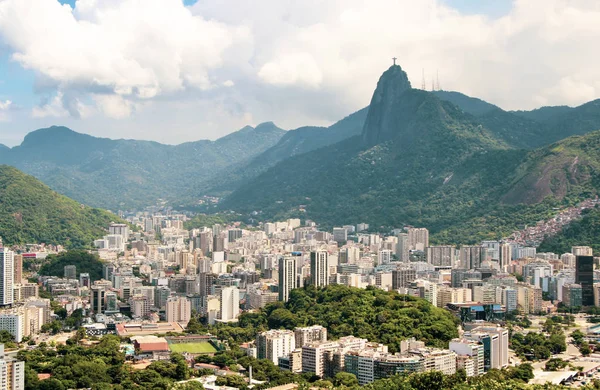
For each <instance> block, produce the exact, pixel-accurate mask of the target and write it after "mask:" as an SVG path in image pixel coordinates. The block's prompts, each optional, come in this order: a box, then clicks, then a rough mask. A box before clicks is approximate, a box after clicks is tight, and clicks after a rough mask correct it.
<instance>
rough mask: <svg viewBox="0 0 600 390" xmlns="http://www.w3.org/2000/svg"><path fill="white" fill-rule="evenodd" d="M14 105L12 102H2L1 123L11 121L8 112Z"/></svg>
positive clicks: (0, 106)
mask: <svg viewBox="0 0 600 390" xmlns="http://www.w3.org/2000/svg"><path fill="white" fill-rule="evenodd" d="M12 105H13V103H12V102H11V101H10V100H5V101H2V100H0V122H6V121H8V120H9V117H8V111H9V110H10V109H11V108H12Z"/></svg>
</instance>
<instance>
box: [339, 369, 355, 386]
mask: <svg viewBox="0 0 600 390" xmlns="http://www.w3.org/2000/svg"><path fill="white" fill-rule="evenodd" d="M333 384H334V385H335V386H336V387H355V386H358V379H357V378H356V376H355V375H354V374H350V373H348V372H338V373H337V374H335V376H334V377H333Z"/></svg>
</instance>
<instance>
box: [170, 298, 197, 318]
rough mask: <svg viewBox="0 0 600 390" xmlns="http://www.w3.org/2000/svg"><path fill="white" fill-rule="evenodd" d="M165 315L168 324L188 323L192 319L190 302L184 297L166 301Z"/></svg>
mask: <svg viewBox="0 0 600 390" xmlns="http://www.w3.org/2000/svg"><path fill="white" fill-rule="evenodd" d="M166 314H167V321H168V322H183V323H186V324H187V323H188V322H189V321H190V318H191V317H192V302H190V300H189V299H187V298H185V297H176V298H169V299H167V304H166Z"/></svg>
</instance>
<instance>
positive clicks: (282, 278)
mask: <svg viewBox="0 0 600 390" xmlns="http://www.w3.org/2000/svg"><path fill="white" fill-rule="evenodd" d="M297 279H298V269H297V264H296V257H295V256H285V257H282V258H280V259H279V300H280V301H284V302H287V300H288V299H289V298H290V291H292V290H293V289H295V288H296V283H297Z"/></svg>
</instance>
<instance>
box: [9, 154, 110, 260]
mask: <svg viewBox="0 0 600 390" xmlns="http://www.w3.org/2000/svg"><path fill="white" fill-rule="evenodd" d="M118 220H119V218H118V217H117V216H116V215H114V214H111V213H109V212H107V211H104V210H99V209H94V208H91V207H88V206H84V205H82V204H80V203H78V202H75V201H74V200H72V199H69V198H67V197H66V196H63V195H59V194H57V193H56V192H54V191H52V190H51V189H50V188H48V186H46V185H44V184H42V183H41V182H40V181H39V180H37V179H35V178H34V177H33V176H29V175H26V174H24V173H23V172H20V171H19V170H17V169H16V168H13V167H9V166H6V165H0V237H2V239H3V241H4V243H5V244H9V245H12V244H26V243H46V244H61V245H64V246H66V247H68V248H76V247H91V245H92V242H93V240H94V239H97V238H100V237H102V236H103V235H104V234H106V232H107V229H108V225H109V224H110V222H112V221H118Z"/></svg>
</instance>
